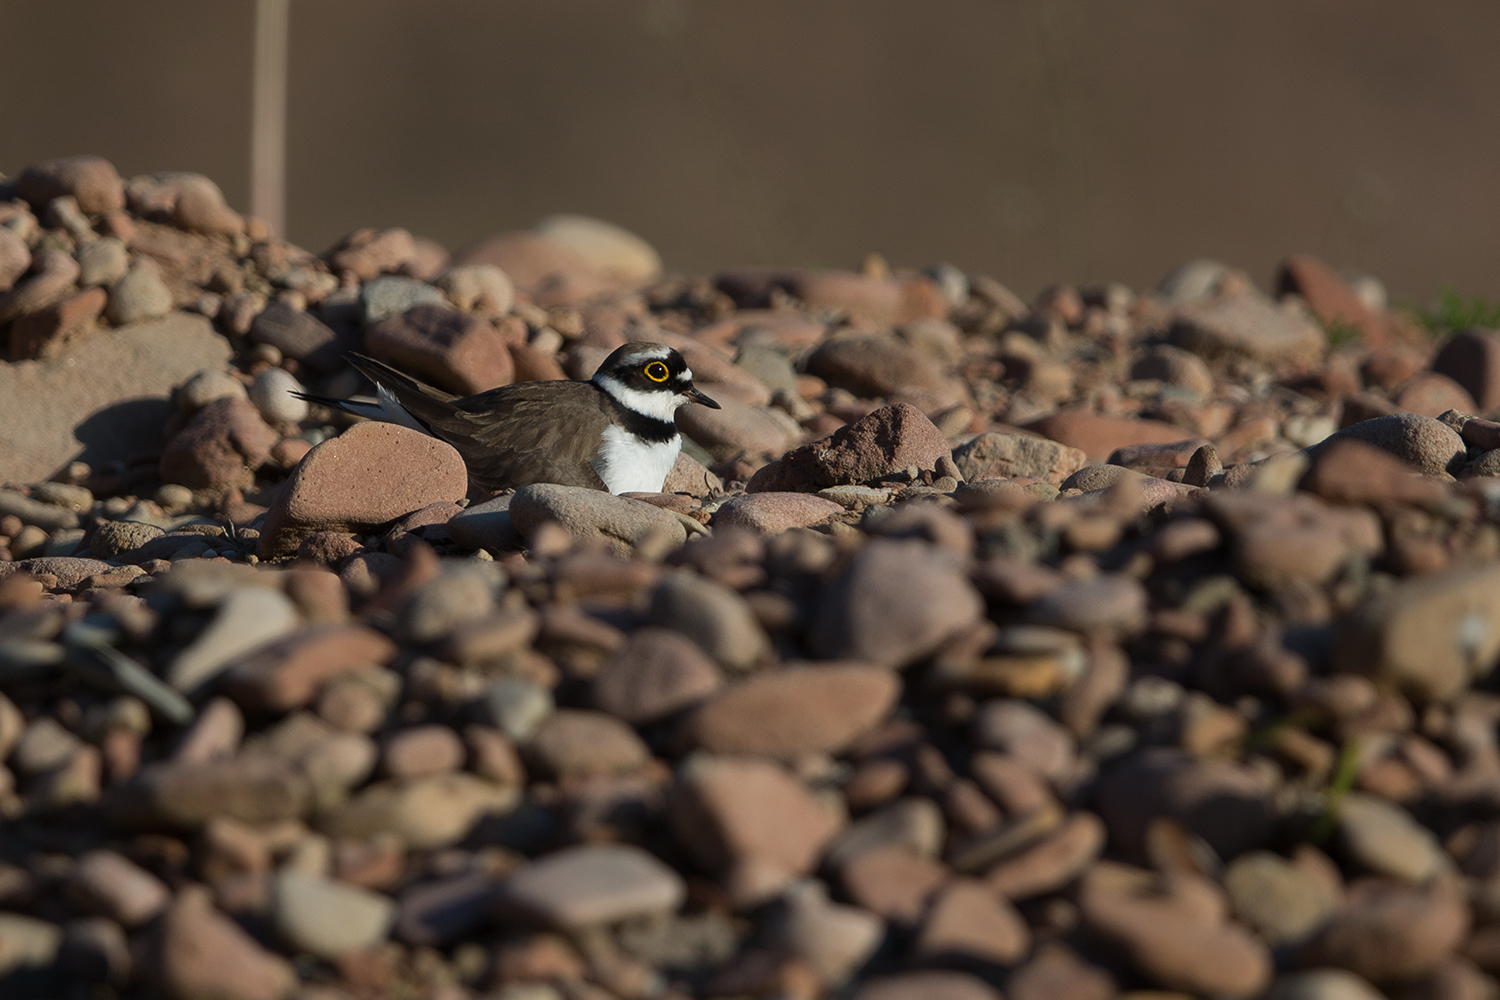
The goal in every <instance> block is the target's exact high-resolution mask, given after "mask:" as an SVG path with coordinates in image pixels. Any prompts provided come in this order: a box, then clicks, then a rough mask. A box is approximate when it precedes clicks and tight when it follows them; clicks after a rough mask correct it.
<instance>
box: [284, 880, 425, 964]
mask: <svg viewBox="0 0 1500 1000" xmlns="http://www.w3.org/2000/svg"><path fill="white" fill-rule="evenodd" d="M395 918H396V904H395V903H394V902H392V901H391V900H390V899H389V898H388V897H386V896H382V895H381V894H380V893H377V892H371V891H370V890H368V889H361V888H358V887H357V886H352V885H349V884H347V883H344V882H336V881H333V880H332V879H326V878H321V877H319V876H317V875H308V874H305V873H303V872H298V871H288V870H285V869H283V870H282V871H280V872H278V873H277V875H276V879H275V882H274V885H273V890H272V903H271V919H272V922H273V923H274V924H275V925H276V930H277V932H278V933H279V934H280V935H281V936H282V937H283V938H284V939H285V940H286V941H287V943H288V944H290V945H292V947H294V948H296V949H297V950H299V951H305V952H307V953H309V954H311V955H316V956H318V957H319V958H327V959H334V958H338V957H339V956H340V955H345V954H348V953H349V952H351V951H363V950H365V949H366V948H371V947H374V946H375V945H376V944H378V943H380V942H381V941H383V940H385V936H386V933H387V932H388V931H389V930H390V928H391V924H392V922H393V921H394V920H395Z"/></svg>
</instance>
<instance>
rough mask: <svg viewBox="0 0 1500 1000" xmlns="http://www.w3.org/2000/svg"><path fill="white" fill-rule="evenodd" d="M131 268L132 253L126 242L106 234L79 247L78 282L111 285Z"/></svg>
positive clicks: (81, 283)
mask: <svg viewBox="0 0 1500 1000" xmlns="http://www.w3.org/2000/svg"><path fill="white" fill-rule="evenodd" d="M129 270H130V253H129V251H127V250H126V249H125V244H124V243H123V242H121V241H120V240H118V239H116V238H115V237H113V236H105V237H103V238H102V239H97V240H94V241H93V242H92V243H85V244H84V245H83V246H81V247H79V248H78V283H79V284H80V285H85V286H87V285H102V286H104V287H106V288H107V287H109V286H110V285H113V284H114V283H115V282H117V281H119V280H120V279H121V278H123V277H125V273H126V272H127V271H129Z"/></svg>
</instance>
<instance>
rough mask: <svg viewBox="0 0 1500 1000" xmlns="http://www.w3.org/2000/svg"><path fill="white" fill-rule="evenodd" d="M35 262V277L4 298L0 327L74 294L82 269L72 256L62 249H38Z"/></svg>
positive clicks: (18, 285) (33, 271)
mask: <svg viewBox="0 0 1500 1000" xmlns="http://www.w3.org/2000/svg"><path fill="white" fill-rule="evenodd" d="M31 263H32V275H31V277H29V278H26V279H24V280H23V281H21V282H19V283H18V284H17V285H16V286H15V288H13V289H12V290H11V291H9V292H6V293H5V294H4V295H0V324H3V323H9V322H10V321H11V320H13V319H16V318H17V317H22V316H25V315H27V314H28V313H37V312H41V311H42V310H43V309H45V308H47V307H48V306H50V305H52V304H54V303H57V302H61V301H62V300H63V299H65V298H67V297H68V296H69V295H71V294H72V293H73V290H74V282H76V281H77V280H78V272H79V268H78V262H77V261H75V260H74V259H73V258H72V256H71V255H70V254H67V253H65V252H63V251H62V250H50V249H47V250H38V251H37V253H36V255H35V256H34V257H33V258H32V262H31Z"/></svg>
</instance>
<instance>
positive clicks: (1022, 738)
mask: <svg viewBox="0 0 1500 1000" xmlns="http://www.w3.org/2000/svg"><path fill="white" fill-rule="evenodd" d="M974 742H975V744H976V745H978V746H980V747H983V748H985V749H988V750H998V751H1000V752H1001V753H1004V754H1007V755H1008V756H1010V757H1013V758H1014V759H1016V760H1019V761H1022V762H1024V763H1026V764H1028V765H1029V766H1030V767H1032V768H1033V769H1034V770H1035V771H1036V772H1037V773H1038V774H1040V775H1042V776H1043V777H1045V778H1047V779H1048V780H1049V781H1052V782H1054V783H1061V782H1064V781H1066V779H1067V778H1068V776H1069V775H1070V773H1071V772H1072V770H1073V767H1074V763H1075V750H1074V746H1073V737H1072V735H1071V734H1070V733H1069V732H1068V731H1067V730H1066V729H1064V728H1063V727H1062V726H1061V725H1060V724H1058V723H1057V722H1055V721H1054V720H1053V719H1052V717H1051V716H1049V715H1047V714H1046V713H1045V712H1043V711H1041V710H1040V709H1037V708H1034V707H1033V706H1032V705H1030V704H1028V703H1027V702H1024V701H1020V700H1017V699H1006V700H996V701H990V702H986V703H985V704H984V705H983V706H982V707H981V708H980V709H979V711H978V712H977V713H975V715H974Z"/></svg>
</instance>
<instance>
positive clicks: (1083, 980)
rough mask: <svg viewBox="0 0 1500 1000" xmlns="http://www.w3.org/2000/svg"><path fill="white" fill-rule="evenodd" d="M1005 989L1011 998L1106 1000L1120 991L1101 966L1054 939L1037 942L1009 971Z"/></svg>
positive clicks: (1032, 999) (1027, 999)
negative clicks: (1027, 956) (1022, 961)
mask: <svg viewBox="0 0 1500 1000" xmlns="http://www.w3.org/2000/svg"><path fill="white" fill-rule="evenodd" d="M1005 990H1006V995H1007V996H1009V997H1011V998H1012V1000H1109V998H1110V997H1113V996H1115V995H1116V994H1117V993H1118V992H1119V990H1118V987H1117V986H1116V984H1115V979H1114V977H1113V976H1111V975H1110V974H1109V973H1108V972H1106V971H1105V970H1104V969H1103V968H1101V967H1099V966H1097V965H1094V964H1092V963H1090V962H1086V961H1084V960H1083V959H1082V958H1081V957H1079V955H1078V954H1077V953H1076V952H1074V951H1073V950H1072V949H1071V948H1069V947H1067V946H1066V945H1063V944H1060V943H1056V942H1048V943H1044V944H1042V945H1040V946H1039V947H1038V948H1037V950H1036V954H1035V955H1033V956H1032V958H1031V959H1030V960H1029V961H1027V962H1026V963H1025V964H1024V965H1022V966H1021V967H1020V968H1018V969H1016V970H1014V971H1013V972H1012V973H1011V975H1010V978H1009V979H1008V980H1007V981H1006V984H1005Z"/></svg>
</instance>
